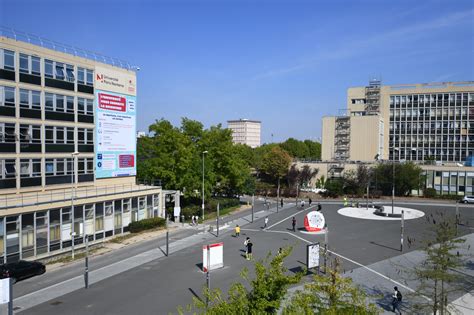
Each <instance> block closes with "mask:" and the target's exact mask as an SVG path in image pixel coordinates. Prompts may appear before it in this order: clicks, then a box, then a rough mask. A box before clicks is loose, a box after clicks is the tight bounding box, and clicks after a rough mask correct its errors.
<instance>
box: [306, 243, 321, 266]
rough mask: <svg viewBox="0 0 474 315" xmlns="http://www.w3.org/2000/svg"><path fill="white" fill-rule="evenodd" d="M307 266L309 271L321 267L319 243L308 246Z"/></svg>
mask: <svg viewBox="0 0 474 315" xmlns="http://www.w3.org/2000/svg"><path fill="white" fill-rule="evenodd" d="M306 248H307V253H306V259H307V262H306V264H307V266H308V269H311V268H315V267H319V243H316V244H311V245H307V247H306Z"/></svg>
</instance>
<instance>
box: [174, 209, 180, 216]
mask: <svg viewBox="0 0 474 315" xmlns="http://www.w3.org/2000/svg"><path fill="white" fill-rule="evenodd" d="M173 215H174V216H175V217H179V216H180V215H181V207H174V211H173Z"/></svg>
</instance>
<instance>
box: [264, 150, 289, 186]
mask: <svg viewBox="0 0 474 315" xmlns="http://www.w3.org/2000/svg"><path fill="white" fill-rule="evenodd" d="M290 163H291V156H290V155H289V154H288V152H286V151H285V150H283V149H282V148H280V147H278V146H276V147H274V148H272V149H271V150H270V151H268V152H267V153H266V154H265V155H264V156H263V161H262V166H261V167H262V171H263V172H264V173H265V174H267V175H268V176H269V177H270V178H272V179H274V180H276V181H277V183H278V188H277V189H278V190H277V191H278V192H279V191H280V179H281V178H283V177H284V176H285V175H286V174H287V172H288V167H289V166H290Z"/></svg>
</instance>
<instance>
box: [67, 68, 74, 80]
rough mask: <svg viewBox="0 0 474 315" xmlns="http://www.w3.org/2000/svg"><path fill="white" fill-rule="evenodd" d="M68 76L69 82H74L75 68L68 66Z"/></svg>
mask: <svg viewBox="0 0 474 315" xmlns="http://www.w3.org/2000/svg"><path fill="white" fill-rule="evenodd" d="M66 75H67V80H68V81H69V82H74V67H73V66H71V65H66Z"/></svg>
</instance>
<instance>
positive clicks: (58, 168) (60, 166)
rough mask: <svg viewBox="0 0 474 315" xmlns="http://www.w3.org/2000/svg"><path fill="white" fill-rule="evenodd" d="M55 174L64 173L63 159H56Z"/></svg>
mask: <svg viewBox="0 0 474 315" xmlns="http://www.w3.org/2000/svg"><path fill="white" fill-rule="evenodd" d="M56 175H64V160H63V159H60V160H56Z"/></svg>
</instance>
